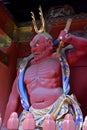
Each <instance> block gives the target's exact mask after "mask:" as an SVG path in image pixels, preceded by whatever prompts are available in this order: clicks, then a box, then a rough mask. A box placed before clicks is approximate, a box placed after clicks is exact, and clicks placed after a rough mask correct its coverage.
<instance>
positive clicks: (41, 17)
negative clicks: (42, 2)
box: [31, 6, 45, 33]
mask: <svg viewBox="0 0 87 130" xmlns="http://www.w3.org/2000/svg"><path fill="white" fill-rule="evenodd" d="M31 14H32V16H31V17H32V22H33V25H34V29H35V32H36V33H42V32H45V20H44V17H43V12H42V8H41V6H40V7H39V15H40V20H41V22H42V25H41V27H40V29H38V27H37V23H36V19H35V15H34V13H33V12H31Z"/></svg>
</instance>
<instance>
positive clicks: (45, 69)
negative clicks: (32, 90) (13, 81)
mask: <svg viewBox="0 0 87 130" xmlns="http://www.w3.org/2000/svg"><path fill="white" fill-rule="evenodd" d="M58 73H60V63H59V61H58V59H52V58H50V59H47V60H45V61H42V62H41V63H38V64H33V65H31V66H29V67H28V68H27V70H26V72H25V77H24V81H25V83H26V84H27V83H31V82H34V81H37V80H38V81H41V82H43V81H44V80H45V79H46V80H47V79H48V80H49V79H52V78H54V77H55V76H57V75H58Z"/></svg>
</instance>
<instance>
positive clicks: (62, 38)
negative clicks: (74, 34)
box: [57, 30, 71, 43]
mask: <svg viewBox="0 0 87 130" xmlns="http://www.w3.org/2000/svg"><path fill="white" fill-rule="evenodd" d="M57 40H58V42H60V41H63V42H64V43H69V42H70V40H71V37H70V33H67V31H65V30H62V31H61V32H60V34H59V36H58V38H57Z"/></svg>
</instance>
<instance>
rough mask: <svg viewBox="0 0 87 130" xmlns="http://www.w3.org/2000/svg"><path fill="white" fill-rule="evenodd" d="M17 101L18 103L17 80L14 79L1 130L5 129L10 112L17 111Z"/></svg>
mask: <svg viewBox="0 0 87 130" xmlns="http://www.w3.org/2000/svg"><path fill="white" fill-rule="evenodd" d="M18 101H19V94H18V90H17V78H16V79H15V81H14V83H13V86H12V91H11V94H10V96H9V100H8V103H7V106H6V110H5V115H4V120H3V124H2V128H6V126H7V121H8V119H9V117H10V114H11V113H12V112H16V111H17V107H18V103H19V102H18Z"/></svg>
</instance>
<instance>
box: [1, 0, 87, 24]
mask: <svg viewBox="0 0 87 130" xmlns="http://www.w3.org/2000/svg"><path fill="white" fill-rule="evenodd" d="M3 3H4V5H5V6H6V8H7V9H8V10H9V11H10V12H11V14H12V16H13V18H14V19H15V20H16V22H19V23H20V22H27V21H30V20H31V14H30V12H31V11H34V12H35V16H36V19H38V15H37V14H38V13H37V11H38V7H39V5H41V6H42V9H43V13H44V14H45V12H46V11H47V10H48V9H49V8H51V7H54V6H59V7H60V6H63V5H64V4H69V5H71V6H72V7H73V8H74V10H75V12H76V13H80V12H87V2H86V0H3Z"/></svg>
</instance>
